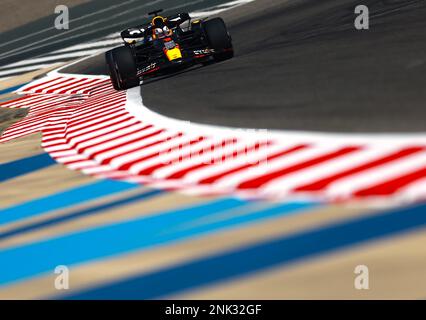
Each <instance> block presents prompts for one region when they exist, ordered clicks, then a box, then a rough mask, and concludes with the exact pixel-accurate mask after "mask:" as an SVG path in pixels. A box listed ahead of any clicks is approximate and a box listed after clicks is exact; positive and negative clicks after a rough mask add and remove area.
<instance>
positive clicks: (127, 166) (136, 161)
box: [118, 137, 204, 170]
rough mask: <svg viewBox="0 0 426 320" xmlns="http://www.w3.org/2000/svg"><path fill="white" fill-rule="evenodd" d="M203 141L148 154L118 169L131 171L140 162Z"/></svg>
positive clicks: (196, 140)
mask: <svg viewBox="0 0 426 320" xmlns="http://www.w3.org/2000/svg"><path fill="white" fill-rule="evenodd" d="M177 138H178V137H174V138H173V139H168V140H167V141H171V140H174V139H177ZM203 139H204V138H203V137H199V138H197V139H194V140H190V141H188V142H185V143H179V145H177V146H175V147H171V148H167V149H163V150H160V151H156V152H153V153H151V154H148V155H146V156H143V157H141V158H138V159H136V160H133V161H131V162H127V163H125V164H123V165H121V166H120V167H119V168H118V169H119V170H129V169H130V167H131V166H133V165H135V164H137V163H140V162H143V161H146V160H149V159H152V158H154V157H158V156H160V155H162V154H165V153H166V152H170V151H173V150H178V149H180V148H182V147H187V146H190V145H193V144H196V143H199V142H200V141H202V140H203ZM162 143H164V140H163V141H162Z"/></svg>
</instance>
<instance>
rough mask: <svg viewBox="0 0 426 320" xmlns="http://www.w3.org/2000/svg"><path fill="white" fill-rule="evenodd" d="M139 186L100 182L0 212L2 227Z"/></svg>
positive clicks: (117, 182)
mask: <svg viewBox="0 0 426 320" xmlns="http://www.w3.org/2000/svg"><path fill="white" fill-rule="evenodd" d="M139 187H140V186H139V185H138V184H133V183H127V182H120V181H113V180H100V181H96V182H93V183H89V184H86V185H83V186H80V187H77V188H73V189H68V190H65V191H62V192H59V193H56V194H53V195H49V196H46V197H43V198H38V199H35V200H31V201H28V202H24V203H22V204H19V205H15V206H12V207H8V208H5V209H2V210H0V225H4V224H7V223H11V222H17V221H21V220H23V219H27V218H30V217H34V216H38V215H42V214H45V213H48V212H51V211H54V210H59V209H65V208H68V207H71V206H74V205H77V204H80V203H83V202H86V201H90V200H94V199H98V198H101V197H105V196H108V195H112V194H116V193H119V192H123V191H127V190H131V189H136V188H139Z"/></svg>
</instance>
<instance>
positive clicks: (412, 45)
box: [142, 0, 426, 132]
mask: <svg viewBox="0 0 426 320" xmlns="http://www.w3.org/2000/svg"><path fill="white" fill-rule="evenodd" d="M275 3H276V4H275V5H269V6H264V5H262V1H257V2H255V3H254V4H251V5H247V9H246V11H247V12H246V15H245V16H244V18H243V19H238V20H237V21H235V22H234V21H233V20H232V16H230V15H225V19H226V20H227V22H228V24H229V28H230V32H231V35H232V37H233V39H234V46H235V49H236V57H235V59H233V60H230V61H226V62H223V63H221V64H217V65H211V66H208V67H205V68H200V69H197V70H192V71H191V72H185V73H182V74H179V75H176V76H174V77H170V78H167V79H163V80H161V81H156V82H152V83H150V84H145V85H144V86H142V93H143V98H144V103H145V105H147V106H148V107H149V108H150V109H152V110H154V111H156V112H158V113H161V114H164V115H167V116H170V117H172V118H179V119H184V120H191V121H194V122H201V123H208V124H215V125H226V126H237V127H248V128H271V129H289V130H321V131H334V132H425V131H426V90H425V87H426V19H425V17H426V1H421V0H420V1H377V0H376V1H372V0H369V1H362V4H367V5H368V6H369V8H370V15H371V17H370V23H371V25H370V30H367V31H358V30H356V29H355V28H354V18H355V15H354V8H355V6H356V5H357V4H359V3H361V2H359V1H347V0H338V1H331V0H322V1H291V2H290V4H286V3H281V4H280V1H276V2H275ZM249 7H250V8H249ZM250 11H251V12H250ZM229 13H230V14H231V12H229ZM171 101H172V103H171Z"/></svg>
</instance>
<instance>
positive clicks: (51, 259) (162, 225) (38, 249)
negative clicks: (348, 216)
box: [0, 199, 313, 285]
mask: <svg viewBox="0 0 426 320" xmlns="http://www.w3.org/2000/svg"><path fill="white" fill-rule="evenodd" d="M243 206H247V207H248V208H250V207H251V204H250V203H249V202H246V201H242V200H238V199H222V200H216V201H213V202H210V203H206V204H202V205H198V206H195V207H190V208H184V209H180V210H173V211H169V212H166V213H162V214H157V215H153V216H149V217H142V218H137V219H133V220H128V221H125V222H122V223H117V224H112V225H107V226H102V227H98V228H94V229H90V230H85V231H81V232H78V233H73V234H69V235H65V236H61V237H57V238H52V239H48V240H45V241H41V242H37V243H31V244H27V245H24V246H20V247H15V248H9V249H6V250H3V251H0V265H1V266H2V272H1V273H0V284H2V285H4V284H7V283H10V282H13V281H18V280H23V279H26V278H30V277H34V276H37V275H40V274H43V273H47V272H53V270H54V268H55V267H56V266H57V265H60V264H64V265H67V266H70V267H72V266H73V265H75V264H81V263H84V262H90V261H92V260H95V259H100V258H106V257H111V256H115V255H119V254H124V253H127V252H132V251H137V250H142V249H147V248H152V247H155V246H158V245H164V244H167V243H170V242H174V241H178V240H185V239H189V238H191V237H195V236H200V235H204V234H207V233H209V232H214V231H218V230H221V229H225V228H230V227H233V226H240V225H243V224H247V223H253V222H256V221H260V220H262V219H267V218H271V217H275V216H277V215H278V214H281V215H284V214H292V213H297V212H301V211H303V210H305V209H308V208H312V207H313V204H309V203H291V204H284V205H278V206H277V207H276V208H269V209H264V210H261V211H259V212H254V213H252V214H247V215H244V216H238V217H234V216H232V215H231V216H230V218H229V219H226V220H221V221H220V222H217V221H216V222H214V223H208V222H207V223H206V224H202V223H201V224H197V220H198V221H201V220H202V219H204V218H205V217H214V216H215V215H219V216H221V217H222V216H223V214H224V213H226V212H227V211H231V210H233V209H237V208H242V207H243ZM207 220H209V219H207ZM213 220H214V219H213ZM173 230H174V231H173Z"/></svg>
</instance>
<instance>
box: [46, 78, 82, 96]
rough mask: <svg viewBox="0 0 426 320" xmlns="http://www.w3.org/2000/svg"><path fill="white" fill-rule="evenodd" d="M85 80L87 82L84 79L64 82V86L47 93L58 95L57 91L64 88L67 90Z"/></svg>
mask: <svg viewBox="0 0 426 320" xmlns="http://www.w3.org/2000/svg"><path fill="white" fill-rule="evenodd" d="M85 80H87V79H85V78H83V79H73V80H72V81H69V82H67V83H65V82H64V84H63V85H62V86H59V87H56V88H54V89H50V90H47V93H53V92H55V93H58V91H57V90H60V89H62V88H65V87H66V88H69V86H72V85H75V84H76V83H79V84H81V83H82V82H83V81H85Z"/></svg>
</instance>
